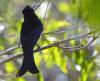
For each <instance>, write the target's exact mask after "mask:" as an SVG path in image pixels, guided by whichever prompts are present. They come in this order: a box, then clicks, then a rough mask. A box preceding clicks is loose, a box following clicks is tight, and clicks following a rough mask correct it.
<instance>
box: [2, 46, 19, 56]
mask: <svg viewBox="0 0 100 81" xmlns="http://www.w3.org/2000/svg"><path fill="white" fill-rule="evenodd" d="M16 48H18V45H16V46H13V47H11V48H8V49H6V50H4V51H1V52H0V56H1V55H5V54H6V53H7V52H10V51H12V50H14V49H16Z"/></svg>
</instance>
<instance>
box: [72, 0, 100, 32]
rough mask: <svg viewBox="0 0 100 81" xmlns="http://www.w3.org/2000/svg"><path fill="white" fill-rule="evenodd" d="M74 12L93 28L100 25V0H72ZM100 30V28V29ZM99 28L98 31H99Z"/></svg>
mask: <svg viewBox="0 0 100 81" xmlns="http://www.w3.org/2000/svg"><path fill="white" fill-rule="evenodd" d="M72 1H73V4H72V6H71V7H72V14H73V15H74V17H78V18H80V19H81V20H84V22H86V23H87V24H88V25H90V26H91V27H92V28H93V29H99V28H100V27H99V26H100V4H99V3H100V0H72ZM99 30H100V29H99ZM99 30H97V31H99Z"/></svg>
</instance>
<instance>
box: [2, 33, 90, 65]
mask: <svg viewBox="0 0 100 81" xmlns="http://www.w3.org/2000/svg"><path fill="white" fill-rule="evenodd" d="M90 33H91V32H88V33H85V34H82V35H77V36H73V37H70V38H68V39H66V40H62V41H58V42H55V43H53V44H50V45H47V46H44V47H41V48H39V49H37V50H34V52H33V53H35V52H39V51H42V50H45V49H48V48H51V47H56V46H58V45H59V44H62V43H65V42H67V41H69V40H72V39H75V38H77V39H79V38H84V37H86V36H87V35H89V34H90ZM4 52H5V51H4ZM4 52H3V53H4ZM6 52H7V50H6ZM22 56H23V55H22V52H21V53H18V54H13V55H9V57H8V58H5V59H3V60H0V64H4V63H6V62H8V61H11V60H14V59H17V58H20V57H22Z"/></svg>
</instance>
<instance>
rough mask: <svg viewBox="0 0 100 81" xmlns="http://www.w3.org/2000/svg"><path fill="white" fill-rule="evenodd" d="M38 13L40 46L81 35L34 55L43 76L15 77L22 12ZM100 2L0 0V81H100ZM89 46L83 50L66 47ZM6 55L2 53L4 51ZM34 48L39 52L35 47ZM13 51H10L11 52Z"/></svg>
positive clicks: (19, 59)
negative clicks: (32, 10) (31, 8)
mask: <svg viewBox="0 0 100 81" xmlns="http://www.w3.org/2000/svg"><path fill="white" fill-rule="evenodd" d="M40 3H41V5H40V6H39V7H38V8H37V10H36V14H37V15H38V17H39V18H40V19H41V21H42V23H43V25H44V30H43V33H42V35H41V38H40V39H39V41H38V44H39V46H40V47H43V46H47V45H49V44H52V43H55V42H58V41H62V40H65V39H67V38H70V37H73V36H77V35H82V34H84V33H87V32H91V31H92V30H96V31H94V32H91V34H89V36H88V37H87V36H86V37H83V38H81V37H80V38H74V39H72V40H69V41H66V42H65V43H62V44H60V45H59V46H56V47H52V48H48V49H46V50H42V51H40V52H36V53H34V55H35V62H36V65H37V67H38V68H39V70H40V74H38V75H32V74H30V73H28V72H27V73H26V74H25V75H24V76H23V77H20V78H15V76H14V75H15V74H16V73H17V71H18V68H20V66H21V63H22V59H23V58H22V57H19V58H18V57H15V58H13V59H11V60H10V61H9V60H7V59H8V58H11V57H14V56H17V55H20V54H21V53H22V49H21V48H20V47H18V44H19V40H20V29H21V25H22V22H23V15H22V9H23V8H24V7H25V6H26V5H31V6H37V5H38V4H40ZM99 30H100V0H0V81H100V69H99V68H100V35H99V34H100V32H99ZM93 37H94V38H95V39H94V40H95V41H93V42H92V43H91V44H90V45H87V46H86V47H85V48H83V49H79V50H73V49H72V50H69V49H66V47H72V48H73V47H75V46H79V45H83V46H84V45H86V44H87V43H88V42H89V41H91V39H92V38H93ZM6 49H8V50H7V52H6V51H5V52H3V51H4V50H6ZM34 49H37V47H35V48H34ZM9 50H10V51H9Z"/></svg>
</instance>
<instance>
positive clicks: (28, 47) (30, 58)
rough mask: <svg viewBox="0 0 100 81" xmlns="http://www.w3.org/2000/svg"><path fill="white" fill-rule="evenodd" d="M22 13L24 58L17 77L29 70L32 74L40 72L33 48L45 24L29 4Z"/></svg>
mask: <svg viewBox="0 0 100 81" xmlns="http://www.w3.org/2000/svg"><path fill="white" fill-rule="evenodd" d="M22 13H23V16H24V22H23V23H22V28H21V33H20V40H21V45H22V49H23V56H24V58H23V63H22V66H21V68H20V70H19V72H18V73H17V74H16V77H20V76H22V75H24V74H25V73H26V72H27V71H29V72H30V73H32V74H36V73H39V70H38V68H37V67H36V64H35V62H34V55H33V48H34V46H35V45H36V43H37V41H38V39H39V37H40V35H41V32H42V31H43V25H42V23H41V21H40V19H39V18H38V17H37V15H36V14H35V11H34V9H33V8H32V7H31V6H29V5H27V6H26V7H25V8H24V9H23V10H22Z"/></svg>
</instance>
